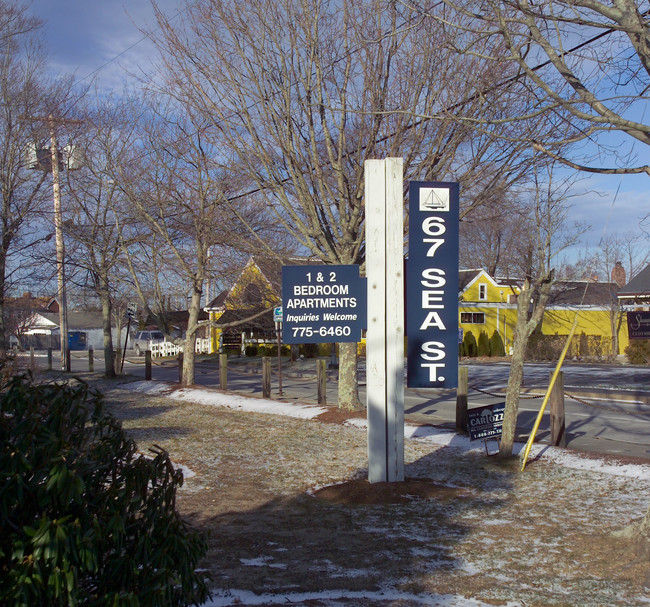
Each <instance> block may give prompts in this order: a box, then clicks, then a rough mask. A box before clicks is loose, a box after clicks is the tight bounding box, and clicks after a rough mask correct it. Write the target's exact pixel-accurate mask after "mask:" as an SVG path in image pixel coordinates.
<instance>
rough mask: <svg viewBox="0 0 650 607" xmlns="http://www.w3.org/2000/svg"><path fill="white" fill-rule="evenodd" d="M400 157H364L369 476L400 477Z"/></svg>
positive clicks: (371, 478) (377, 478) (382, 479)
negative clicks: (375, 158)
mask: <svg viewBox="0 0 650 607" xmlns="http://www.w3.org/2000/svg"><path fill="white" fill-rule="evenodd" d="M402 167H403V161H402V159H401V158H387V159H385V160H366V162H365V165H364V169H365V193H366V276H367V278H368V331H367V335H366V377H367V389H366V393H367V407H368V480H369V481H370V482H371V483H378V482H397V481H403V480H404V255H403V251H404V230H403V225H404V202H403V198H404V190H403V176H402V173H403V168H402Z"/></svg>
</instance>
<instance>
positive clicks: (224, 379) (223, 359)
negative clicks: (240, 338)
mask: <svg viewBox="0 0 650 607" xmlns="http://www.w3.org/2000/svg"><path fill="white" fill-rule="evenodd" d="M219 388H221V389H222V390H227V389H228V355H227V354H219Z"/></svg>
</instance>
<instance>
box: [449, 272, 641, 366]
mask: <svg viewBox="0 0 650 607" xmlns="http://www.w3.org/2000/svg"><path fill="white" fill-rule="evenodd" d="M460 278H461V280H460V285H461V288H460V293H459V327H461V328H462V329H463V330H464V331H465V332H468V331H472V333H473V334H474V336H475V337H476V338H477V339H478V335H479V334H480V333H481V331H485V332H486V333H487V335H488V337H491V335H492V333H493V332H494V331H496V332H497V333H498V334H499V335H500V336H501V339H502V340H503V343H504V345H505V348H506V352H509V351H510V347H511V346H512V339H513V336H514V329H515V325H516V320H517V294H518V293H519V287H518V284H519V281H517V280H506V279H498V278H493V277H491V276H490V275H489V274H488V273H487V272H485V271H484V270H462V271H461V276H460ZM617 290H618V285H617V284H616V283H615V282H603V283H601V282H598V281H594V280H582V281H575V280H574V281H564V280H558V281H556V282H555V283H554V284H553V288H552V291H551V296H550V298H549V301H548V303H547V305H546V309H545V312H544V317H543V320H542V323H541V326H540V331H541V333H542V334H543V335H547V336H555V335H557V336H558V338H559V339H558V341H561V339H560V338H561V337H562V336H564V337H565V338H566V336H567V335H568V334H569V331H570V329H571V326H572V324H573V321H574V318H575V316H576V313H577V314H578V326H577V329H576V333H575V337H574V342H575V346H573V345H572V350H571V352H572V354H573V355H574V356H581V355H586V352H585V349H586V348H587V346H585V345H584V344H585V343H587V344H588V349H589V352H590V353H591V354H592V355H596V356H606V355H609V354H610V352H611V344H612V343H613V340H612V335H613V334H615V335H618V351H619V352H620V351H623V349H624V348H625V346H626V345H627V343H628V339H627V328H626V327H625V326H624V323H623V324H622V323H620V322H618V316H617V314H618V311H617V309H616V305H615V303H616V293H617ZM583 333H584V336H585V337H584V338H583V337H582V334H583ZM581 339H582V342H581V341H580V340H581ZM585 340H586V341H585ZM580 344H582V350H583V352H582V353H581V352H580V347H581V346H580ZM616 354H618V352H616Z"/></svg>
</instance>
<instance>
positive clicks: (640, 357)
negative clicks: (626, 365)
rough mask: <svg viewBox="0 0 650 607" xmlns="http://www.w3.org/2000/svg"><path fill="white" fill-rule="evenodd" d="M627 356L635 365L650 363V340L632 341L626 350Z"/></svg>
mask: <svg viewBox="0 0 650 607" xmlns="http://www.w3.org/2000/svg"><path fill="white" fill-rule="evenodd" d="M625 355H626V356H627V360H628V361H629V362H630V363H631V364H633V365H646V364H648V363H650V339H631V340H630V343H629V345H628V346H627V348H625Z"/></svg>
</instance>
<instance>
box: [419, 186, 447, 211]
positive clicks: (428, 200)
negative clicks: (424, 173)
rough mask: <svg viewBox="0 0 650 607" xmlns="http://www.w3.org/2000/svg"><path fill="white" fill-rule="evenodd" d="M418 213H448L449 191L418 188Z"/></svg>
mask: <svg viewBox="0 0 650 607" xmlns="http://www.w3.org/2000/svg"><path fill="white" fill-rule="evenodd" d="M420 211H449V189H448V188H420Z"/></svg>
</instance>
